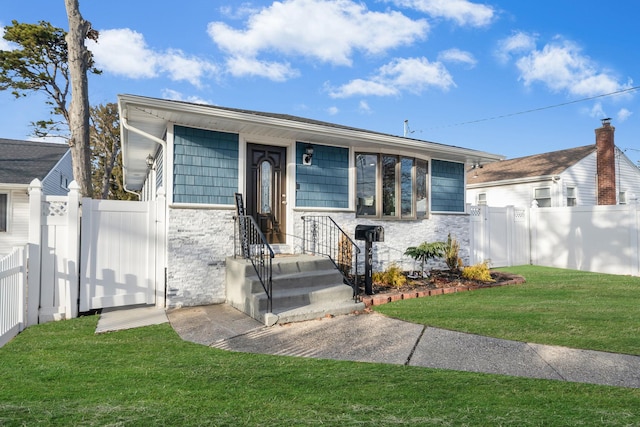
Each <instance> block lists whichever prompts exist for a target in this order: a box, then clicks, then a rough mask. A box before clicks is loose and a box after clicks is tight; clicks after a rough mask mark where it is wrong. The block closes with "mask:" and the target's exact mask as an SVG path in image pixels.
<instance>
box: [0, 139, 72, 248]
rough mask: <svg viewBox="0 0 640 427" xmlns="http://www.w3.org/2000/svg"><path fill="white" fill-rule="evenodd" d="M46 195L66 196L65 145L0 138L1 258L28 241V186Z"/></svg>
mask: <svg viewBox="0 0 640 427" xmlns="http://www.w3.org/2000/svg"><path fill="white" fill-rule="evenodd" d="M36 178H37V179H39V180H40V181H41V182H42V190H43V193H44V194H46V195H65V194H67V192H68V191H69V189H68V184H69V183H70V182H71V181H72V180H73V170H72V166H71V152H70V151H69V147H68V146H67V145H66V144H54V143H46V142H35V141H18V140H13V139H0V256H2V255H6V254H8V253H10V252H11V251H12V250H13V248H14V247H16V246H23V245H26V244H27V241H28V238H29V194H28V189H29V184H30V183H31V181H33V180H34V179H36Z"/></svg>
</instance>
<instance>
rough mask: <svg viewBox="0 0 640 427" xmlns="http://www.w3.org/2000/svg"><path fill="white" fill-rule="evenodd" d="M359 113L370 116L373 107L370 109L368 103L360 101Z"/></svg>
mask: <svg viewBox="0 0 640 427" xmlns="http://www.w3.org/2000/svg"><path fill="white" fill-rule="evenodd" d="M358 111H360V112H361V113H364V114H370V113H371V107H369V104H368V103H367V101H360V102H359V103H358Z"/></svg>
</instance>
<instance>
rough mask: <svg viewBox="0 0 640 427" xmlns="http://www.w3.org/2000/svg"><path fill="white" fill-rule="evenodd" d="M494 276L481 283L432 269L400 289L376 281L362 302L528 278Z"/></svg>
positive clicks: (374, 302)
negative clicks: (428, 273)
mask: <svg viewBox="0 0 640 427" xmlns="http://www.w3.org/2000/svg"><path fill="white" fill-rule="evenodd" d="M491 278H492V279H493V280H494V281H493V282H481V281H477V280H468V279H465V278H463V277H462V275H461V274H460V273H459V272H451V271H449V270H431V274H430V276H429V277H427V278H420V277H413V276H407V284H406V285H404V286H402V287H400V288H397V287H393V286H389V285H384V284H379V283H374V284H373V286H372V288H373V295H362V301H363V302H364V304H365V306H366V307H367V308H368V307H371V306H372V305H380V304H386V303H388V302H392V301H399V300H403V299H411V298H420V297H427V296H435V295H443V294H451V293H455V292H467V291H473V290H477V289H483V288H492V287H496V286H505V285H516V284H521V283H525V278H524V277H522V276H519V275H516V274H508V273H503V272H498V271H492V272H491ZM359 283H360V285H361V286H363V285H362V284H363V283H364V278H362V279H361V280H359Z"/></svg>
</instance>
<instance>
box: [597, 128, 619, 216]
mask: <svg viewBox="0 0 640 427" xmlns="http://www.w3.org/2000/svg"><path fill="white" fill-rule="evenodd" d="M615 130H616V128H614V127H613V126H611V119H602V127H600V128H598V129H596V159H597V183H598V189H597V191H598V194H597V195H598V204H599V205H615V204H616V196H617V194H616V162H615V157H616V156H615V145H614V143H613V133H614V132H615Z"/></svg>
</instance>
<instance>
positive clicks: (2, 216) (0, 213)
mask: <svg viewBox="0 0 640 427" xmlns="http://www.w3.org/2000/svg"><path fill="white" fill-rule="evenodd" d="M0 231H7V195H6V194H0Z"/></svg>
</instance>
